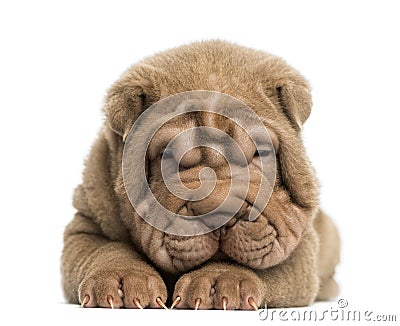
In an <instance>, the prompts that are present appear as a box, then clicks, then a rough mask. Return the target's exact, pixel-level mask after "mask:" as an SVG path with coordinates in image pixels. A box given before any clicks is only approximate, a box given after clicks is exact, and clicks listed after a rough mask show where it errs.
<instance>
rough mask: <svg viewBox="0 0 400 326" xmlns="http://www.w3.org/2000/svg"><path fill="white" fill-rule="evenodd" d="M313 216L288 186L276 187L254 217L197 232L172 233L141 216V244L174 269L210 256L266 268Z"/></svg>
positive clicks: (277, 260) (280, 257)
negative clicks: (287, 190) (288, 191)
mask: <svg viewBox="0 0 400 326" xmlns="http://www.w3.org/2000/svg"><path fill="white" fill-rule="evenodd" d="M312 216H313V212H312V211H307V210H303V209H301V208H299V207H298V206H297V205H295V204H293V203H292V202H291V201H290V197H289V196H288V195H287V194H286V193H285V192H284V191H277V192H275V193H274V194H273V195H272V197H271V199H270V202H269V203H268V205H267V207H266V208H265V210H264V211H263V212H262V214H261V215H260V216H259V217H258V218H257V219H256V220H255V221H249V220H247V219H245V218H239V219H237V220H236V221H234V222H233V223H232V222H231V221H230V222H229V223H227V224H226V225H225V226H223V227H221V228H219V229H217V230H215V231H213V232H209V233H207V234H202V235H198V236H176V235H170V234H167V233H165V232H162V231H160V230H158V229H156V228H154V227H152V226H151V225H149V224H147V223H146V222H144V221H143V220H142V219H140V223H141V226H140V229H141V231H142V236H141V242H142V248H143V250H144V252H145V254H146V255H147V256H148V257H149V258H150V259H151V260H152V261H153V262H154V263H155V264H156V265H158V266H159V267H160V268H162V269H164V270H166V271H170V272H184V271H188V270H191V269H193V268H195V267H197V266H199V265H201V264H203V263H205V262H206V261H209V260H213V261H215V260H227V259H228V260H233V261H236V262H238V263H240V264H242V265H245V266H248V267H251V268H255V269H264V268H268V267H270V266H273V265H276V264H279V263H280V262H282V261H283V260H285V259H286V258H287V257H288V256H289V255H290V253H291V252H292V251H293V250H294V249H295V248H296V247H297V245H298V243H299V241H300V239H301V237H302V236H303V234H304V232H305V230H307V227H308V225H309V223H310V221H311V220H312Z"/></svg>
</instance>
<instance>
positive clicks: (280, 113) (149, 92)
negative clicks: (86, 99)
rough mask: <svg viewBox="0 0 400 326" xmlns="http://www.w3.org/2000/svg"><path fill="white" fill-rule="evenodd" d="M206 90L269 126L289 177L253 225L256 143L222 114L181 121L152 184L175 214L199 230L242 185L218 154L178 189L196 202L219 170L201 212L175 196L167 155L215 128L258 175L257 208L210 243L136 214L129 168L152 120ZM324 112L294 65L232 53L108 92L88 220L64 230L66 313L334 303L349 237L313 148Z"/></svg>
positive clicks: (194, 56)
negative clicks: (204, 173)
mask: <svg viewBox="0 0 400 326" xmlns="http://www.w3.org/2000/svg"><path fill="white" fill-rule="evenodd" d="M196 90H206V91H210V92H218V93H220V94H226V96H231V97H233V98H235V99H237V100H238V101H240V102H241V103H244V104H245V105H246V106H247V107H249V108H250V109H251V110H252V112H254V113H255V114H256V115H257V116H258V117H259V118H260V119H261V121H262V123H263V125H264V127H265V128H266V129H267V130H268V134H269V136H270V140H271V144H272V146H273V151H269V152H268V153H269V154H268V155H270V156H271V155H273V158H274V159H275V160H276V174H275V175H274V178H275V179H274V183H273V187H272V188H271V195H270V198H269V201H268V202H267V203H266V206H265V207H264V208H263V209H262V210H261V211H260V212H259V214H258V216H256V218H254V219H252V220H250V219H249V218H247V217H248V212H249V209H251V208H252V207H255V206H256V205H255V202H254V200H255V199H254V198H255V195H254V194H256V193H257V191H258V190H259V184H260V180H261V179H262V173H261V172H260V171H259V169H258V168H257V167H258V163H257V160H259V156H260V153H259V152H257V150H255V147H254V144H253V143H252V142H251V141H250V140H249V139H248V137H247V136H246V130H243V129H241V128H240V127H239V126H237V125H236V124H235V123H233V122H232V121H229V119H227V118H226V117H223V116H221V115H218V114H215V113H212V112H204V111H203V112H190V113H188V114H186V115H180V116H178V117H175V118H174V119H171V120H169V121H168V122H166V123H165V124H163V126H162V127H161V128H160V129H159V130H158V131H157V133H156V135H155V136H154V137H153V138H152V140H151V142H150V143H149V146H148V150H147V152H146V155H145V171H143V173H144V174H146V176H145V178H146V180H147V181H148V184H149V188H150V189H151V191H152V193H153V194H154V195H155V196H156V197H157V200H158V202H159V203H160V204H161V205H162V206H164V207H165V208H167V209H168V210H169V211H171V212H173V213H177V214H182V215H187V216H193V217H196V216H198V215H201V214H204V213H207V212H209V211H210V210H212V209H213V208H214V207H215V206H218V204H219V203H220V202H221V198H226V197H227V196H228V195H227V193H228V190H227V189H229V184H230V183H229V182H228V181H234V177H232V176H227V175H226V173H225V172H223V171H226V161H224V159H223V158H221V157H220V155H219V153H217V152H216V151H214V150H212V149H210V148H203V147H201V148H200V147H199V148H196V149H195V150H193V151H190V152H187V153H186V154H185V156H183V157H182V162H181V163H180V164H181V165H180V168H179V175H180V178H181V179H182V180H183V181H182V182H183V183H184V184H186V185H187V187H188V188H190V189H194V188H196V187H198V186H199V173H200V169H201V168H204V167H211V168H212V169H214V170H215V175H216V183H215V188H214V190H213V192H211V194H210V195H208V196H207V197H206V198H203V199H201V200H199V201H197V202H196V201H193V202H191V201H188V200H183V199H181V198H179V197H178V196H174V195H173V194H172V193H171V192H170V191H169V190H168V189H167V188H166V185H165V184H164V182H163V178H162V175H161V172H162V171H161V167H160V165H161V156H160V153H162V151H163V149H164V148H165V146H166V144H167V143H168V142H169V141H171V139H172V138H173V136H174V135H175V134H177V133H181V132H184V131H185V130H187V129H189V128H192V127H200V126H208V127H212V128H215V129H218V130H221V131H222V132H224V133H227V134H229V135H230V136H231V138H232V139H233V140H235V141H236V142H238V143H239V146H240V148H241V150H242V151H243V153H244V155H245V157H246V160H247V162H248V169H249V171H250V174H251V178H250V180H249V182H248V189H249V191H248V194H246V197H245V198H243V204H242V205H241V206H240V209H239V210H238V212H237V213H235V215H234V216H232V218H231V219H229V220H227V222H226V223H225V224H223V225H221V226H218V227H216V228H214V229H212V230H210V232H203V233H199V234H195V235H193V234H191V235H180V234H176V233H173V232H172V233H171V232H167V231H166V230H163V229H160V228H159V227H155V226H154V225H152V223H149V221H147V220H145V219H144V218H143V216H142V215H143V214H140V212H138V209H135V208H134V206H133V203H132V202H131V200H130V198H129V193H128V192H127V187H126V184H124V171H123V170H124V169H123V155H124V146H127V141H128V140H129V139H130V138H129V135H130V132H131V128H132V126H133V125H134V124H135V122H136V121H137V119H138V118H139V117H140V115H141V114H142V113H143V112H145V111H146V110H149V108H150V107H152V105H154V104H156V103H157V102H159V101H161V100H163V99H166V98H169V97H170V96H173V95H175V94H180V93H182V92H188V91H196ZM217 106H218V105H217ZM311 106H312V101H311V95H310V88H309V85H308V84H307V82H306V81H305V80H304V79H303V77H302V76H301V75H300V74H299V73H298V72H297V71H295V70H294V69H293V68H291V67H290V66H288V65H287V64H286V63H285V62H284V61H283V60H281V59H279V58H277V57H275V56H272V55H269V54H266V53H264V52H261V51H255V50H253V49H249V48H245V47H241V46H238V45H235V44H231V43H227V42H223V41H208V42H198V43H193V44H190V45H185V46H181V47H178V48H175V49H172V50H169V51H165V52H162V53H158V54H156V55H155V56H153V57H150V58H147V59H145V60H143V61H141V62H139V63H138V64H135V65H133V66H132V67H131V68H129V69H128V70H127V71H126V72H125V73H124V74H123V75H122V77H121V78H120V79H119V80H118V81H117V82H116V83H115V84H114V85H113V86H112V87H111V89H110V90H109V92H108V95H107V97H106V100H105V106H104V112H105V115H106V121H105V123H104V126H103V128H102V129H101V131H100V133H99V136H98V139H97V141H96V142H95V144H94V145H93V147H92V149H91V152H90V155H89V157H88V159H87V161H86V167H85V170H84V173H83V182H82V184H81V185H80V186H78V187H77V188H76V190H75V192H74V198H73V204H74V207H75V208H76V210H77V212H76V214H75V217H74V219H73V220H72V222H71V223H70V224H69V225H68V226H67V228H66V230H65V234H64V250H63V254H62V278H63V288H64V293H65V296H66V299H67V300H68V301H69V302H70V303H80V304H81V305H82V306H84V307H108V308H109V307H111V308H119V307H126V308H145V307H150V308H160V307H164V308H165V307H166V305H167V304H168V305H172V306H173V307H176V308H190V309H245V310H248V309H257V308H258V307H261V306H264V305H268V306H270V307H294V306H305V305H309V304H310V303H312V302H314V301H315V300H326V299H329V298H333V297H335V296H336V295H337V293H338V286H337V284H336V282H335V280H334V278H333V276H334V270H335V266H336V265H337V263H338V261H339V237H338V233H337V231H336V228H335V226H334V225H333V223H332V221H331V220H330V219H329V218H328V217H327V216H326V215H325V214H324V213H323V212H322V211H321V210H320V209H319V207H318V185H317V181H316V179H315V175H314V172H313V169H312V167H311V165H310V163H309V161H308V159H307V156H306V154H305V150H304V147H303V144H302V140H301V129H302V126H303V124H304V122H305V121H306V119H307V118H308V116H309V114H310V112H311ZM232 110H233V111H232V112H238V111H237V109H235V108H233V109H232ZM131 141H132V140H131ZM134 141H135V142H136V143H140V142H141V141H142V139H140V138H137V139H135V140H134ZM146 207H147V208H146V210H147V211H150V210H151V209H152V208H151V207H149V205H147V206H146ZM159 218H160V219H161V216H160V217H159Z"/></svg>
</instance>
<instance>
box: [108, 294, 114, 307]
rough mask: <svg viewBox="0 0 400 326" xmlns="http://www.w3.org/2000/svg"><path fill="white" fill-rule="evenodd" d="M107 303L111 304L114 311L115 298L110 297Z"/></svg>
mask: <svg viewBox="0 0 400 326" xmlns="http://www.w3.org/2000/svg"><path fill="white" fill-rule="evenodd" d="M107 301H108V303H109V304H110V307H111V309H114V302H113V297H112V296H111V295H109V296H108V297H107Z"/></svg>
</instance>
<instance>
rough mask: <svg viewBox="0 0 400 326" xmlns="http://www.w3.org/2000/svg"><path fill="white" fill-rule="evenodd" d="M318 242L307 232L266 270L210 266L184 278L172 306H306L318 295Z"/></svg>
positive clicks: (176, 289) (231, 307)
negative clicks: (289, 251) (286, 254)
mask: <svg viewBox="0 0 400 326" xmlns="http://www.w3.org/2000/svg"><path fill="white" fill-rule="evenodd" d="M317 250H318V239H317V235H316V233H315V231H314V230H310V231H309V232H308V233H307V234H306V235H305V236H304V238H303V239H302V241H301V242H300V244H299V246H298V247H297V248H296V249H295V250H294V252H293V253H292V254H291V255H290V256H289V257H288V258H287V259H286V260H285V261H284V262H282V263H281V264H279V265H277V266H274V267H271V268H268V269H265V270H251V269H249V268H246V267H243V266H239V265H234V264H228V263H210V264H207V265H205V266H204V267H202V268H200V269H198V270H195V271H193V272H190V273H187V274H185V275H183V276H182V277H181V278H180V279H179V280H178V282H177V283H176V285H175V291H174V295H173V300H174V306H176V307H177V308H192V309H212V308H216V309H225V308H227V309H247V310H248V309H254V308H255V307H262V306H264V305H265V304H267V305H268V306H271V307H294V306H305V305H308V304H310V303H312V302H313V301H314V300H315V298H316V296H317V292H318V288H319V280H318V275H317V266H316V255H317Z"/></svg>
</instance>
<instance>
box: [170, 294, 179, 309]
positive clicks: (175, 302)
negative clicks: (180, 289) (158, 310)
mask: <svg viewBox="0 0 400 326" xmlns="http://www.w3.org/2000/svg"><path fill="white" fill-rule="evenodd" d="M179 302H181V297H180V296H177V297H176V298H175V300H174V302H172V305H171V309H174V307H175V306H176V305H177V304H178V303H179Z"/></svg>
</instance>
